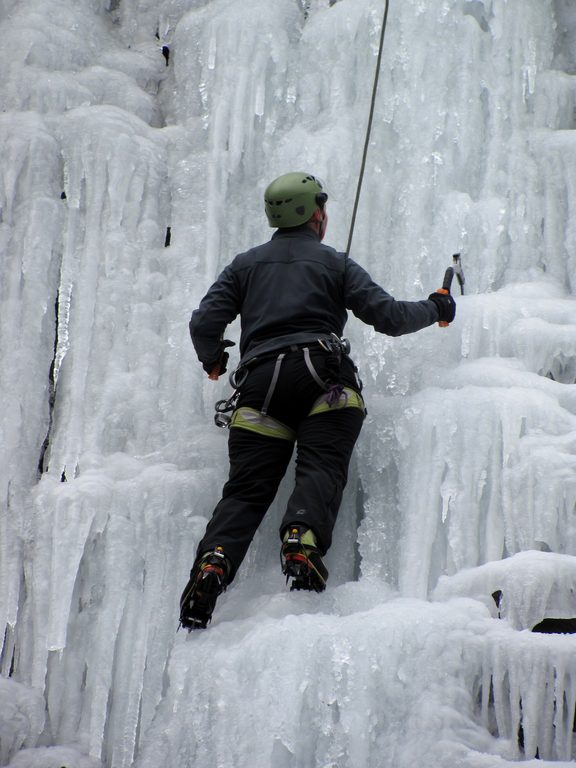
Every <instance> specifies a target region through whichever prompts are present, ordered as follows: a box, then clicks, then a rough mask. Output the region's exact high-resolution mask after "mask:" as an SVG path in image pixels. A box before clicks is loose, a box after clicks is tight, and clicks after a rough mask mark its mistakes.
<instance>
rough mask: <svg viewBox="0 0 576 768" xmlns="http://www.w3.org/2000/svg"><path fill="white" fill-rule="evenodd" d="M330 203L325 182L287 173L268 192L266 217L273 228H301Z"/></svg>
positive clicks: (308, 176) (265, 200) (303, 174)
mask: <svg viewBox="0 0 576 768" xmlns="http://www.w3.org/2000/svg"><path fill="white" fill-rule="evenodd" d="M326 200H328V195H327V194H326V192H325V191H324V187H323V184H322V182H321V181H320V180H319V179H317V178H316V177H315V176H312V174H310V173H300V172H296V173H286V174H284V176H279V177H278V178H277V179H274V181H273V182H272V183H271V184H269V185H268V187H267V189H266V192H264V203H265V209H266V216H267V217H268V223H269V224H270V226H271V227H279V228H281V229H283V228H285V227H297V226H299V225H300V224H304V223H305V222H307V221H308V220H309V219H310V218H311V216H312V214H313V213H314V211H315V210H316V208H320V207H322V206H323V205H324V203H325V202H326Z"/></svg>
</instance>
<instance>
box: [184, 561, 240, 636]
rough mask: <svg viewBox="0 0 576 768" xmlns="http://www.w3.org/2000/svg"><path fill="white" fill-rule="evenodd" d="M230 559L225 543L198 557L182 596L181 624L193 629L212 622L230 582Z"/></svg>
mask: <svg viewBox="0 0 576 768" xmlns="http://www.w3.org/2000/svg"><path fill="white" fill-rule="evenodd" d="M229 576H230V561H229V560H228V558H227V557H226V555H225V554H224V550H223V549H222V547H216V549H214V550H211V551H209V552H205V553H204V554H203V555H200V556H199V557H197V558H196V562H195V563H194V566H193V567H192V570H191V571H190V581H189V582H188V584H187V585H186V588H185V590H184V592H183V593H182V597H181V598H180V625H181V626H182V627H184V629H187V630H188V631H189V632H191V631H192V630H193V629H204V628H205V627H207V626H208V624H209V623H210V620H211V618H212V613H213V611H214V608H215V606H216V600H217V599H218V596H219V595H220V594H221V593H222V592H224V590H225V589H226V587H227V586H228V580H229Z"/></svg>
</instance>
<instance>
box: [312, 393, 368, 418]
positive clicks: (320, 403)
mask: <svg viewBox="0 0 576 768" xmlns="http://www.w3.org/2000/svg"><path fill="white" fill-rule="evenodd" d="M339 408H360V409H361V410H362V411H365V410H366V406H365V405H364V400H363V399H362V395H361V394H360V393H359V392H356V390H355V389H351V388H350V387H344V389H343V390H342V394H341V395H340V397H339V399H338V400H337V401H336V402H335V403H334V404H333V405H330V404H329V403H327V402H326V396H325V395H320V397H319V398H318V400H316V402H315V403H314V405H313V406H312V409H311V411H310V413H309V414H308V416H316V414H317V413H326V412H327V411H336V410H338V409H339Z"/></svg>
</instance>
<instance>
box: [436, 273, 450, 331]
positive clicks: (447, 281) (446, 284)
mask: <svg viewBox="0 0 576 768" xmlns="http://www.w3.org/2000/svg"><path fill="white" fill-rule="evenodd" d="M453 278H454V268H453V267H448V269H447V270H446V272H445V273H444V280H443V281H442V288H438V293H443V294H444V295H445V296H447V295H448V294H449V293H450V287H451V285H452V280H453ZM438 325H439V326H440V328H447V327H448V326H449V325H450V323H447V322H446V320H440V321H439V322H438Z"/></svg>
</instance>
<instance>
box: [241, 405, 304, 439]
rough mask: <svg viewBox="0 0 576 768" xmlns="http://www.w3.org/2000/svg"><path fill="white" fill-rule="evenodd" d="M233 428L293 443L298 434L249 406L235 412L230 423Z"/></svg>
mask: <svg viewBox="0 0 576 768" xmlns="http://www.w3.org/2000/svg"><path fill="white" fill-rule="evenodd" d="M232 427H239V428H240V429H247V430H249V431H250V432H256V433H257V434H259V435H263V436H264V437H276V438H279V439H280V440H290V442H291V443H293V442H294V440H295V439H296V433H295V432H294V431H293V430H291V429H290V427H287V426H286V425H285V424H282V422H281V421H277V420H276V419H273V418H272V417H271V416H266V415H265V414H262V413H261V412H260V411H257V410H256V408H248V407H247V406H242V407H241V408H237V409H236V410H235V411H234V413H233V414H232V420H231V422H230V428H232Z"/></svg>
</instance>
